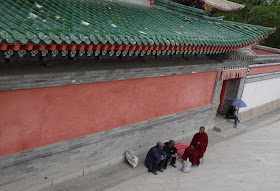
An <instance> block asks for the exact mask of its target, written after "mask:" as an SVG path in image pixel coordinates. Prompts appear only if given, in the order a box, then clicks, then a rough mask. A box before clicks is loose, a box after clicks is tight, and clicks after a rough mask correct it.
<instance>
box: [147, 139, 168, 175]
mask: <svg viewBox="0 0 280 191" xmlns="http://www.w3.org/2000/svg"><path fill="white" fill-rule="evenodd" d="M163 147H164V144H163V143H162V142H158V143H157V145H156V146H154V147H152V148H151V149H150V150H149V152H148V154H147V156H146V160H145V166H146V167H147V168H148V171H149V172H152V173H153V174H154V175H157V170H159V171H160V172H163V170H162V168H163V165H164V162H165V160H166V157H167V155H166V153H165V152H164V151H163V150H162V149H163Z"/></svg>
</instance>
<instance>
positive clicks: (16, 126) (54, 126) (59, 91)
mask: <svg viewBox="0 0 280 191" xmlns="http://www.w3.org/2000/svg"><path fill="white" fill-rule="evenodd" d="M216 75H217V72H205V73H198V74H185V75H174V76H167V77H154V78H142V79H133V80H121V81H112V82H101V83H91V84H81V85H68V86H60V87H50V88H38V89H29V90H17V91H6V92H0V105H1V108H0V125H1V128H0V156H3V155H8V154H11V153H16V152H19V151H23V150H27V149H31V148H35V147H39V146H43V145H47V144H51V143H56V142H60V141H64V140H68V139H72V138H76V137H80V136H83V135H88V134H92V133H97V132H101V131H106V130H109V129H112V128H116V127H120V126H124V125H127V124H132V123H136V122H140V121H144V120H148V119H152V118H156V117H160V116H163V115H168V114H172V113H175V112H180V111H184V110H187V109H191V108H195V107H199V106H203V105H207V104H210V103H211V100H212V95H213V91H214V86H215V80H216Z"/></svg>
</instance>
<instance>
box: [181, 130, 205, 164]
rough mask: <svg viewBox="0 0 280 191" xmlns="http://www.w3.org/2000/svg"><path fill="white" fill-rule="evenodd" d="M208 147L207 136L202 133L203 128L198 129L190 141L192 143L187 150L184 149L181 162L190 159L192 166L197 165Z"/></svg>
mask: <svg viewBox="0 0 280 191" xmlns="http://www.w3.org/2000/svg"><path fill="white" fill-rule="evenodd" d="M207 145H208V136H207V134H206V133H205V132H204V127H200V129H199V133H196V134H195V135H194V137H193V139H192V142H191V144H190V146H189V147H188V148H186V150H185V152H184V155H183V156H182V159H183V160H187V158H189V159H190V162H191V163H192V165H197V166H198V165H199V163H200V162H199V159H201V158H202V157H203V154H204V152H205V151H206V148H207Z"/></svg>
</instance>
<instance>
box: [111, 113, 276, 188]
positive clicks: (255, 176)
mask: <svg viewBox="0 0 280 191" xmlns="http://www.w3.org/2000/svg"><path fill="white" fill-rule="evenodd" d="M274 115H275V116H277V115H279V113H274ZM270 117H271V116H270ZM265 119H267V118H266V116H263V117H261V118H258V119H257V120H256V121H255V122H254V121H250V122H249V123H250V124H248V125H251V126H252V129H251V130H249V131H248V132H246V133H243V134H241V135H238V136H235V137H232V138H230V139H226V140H223V141H221V142H219V143H217V144H214V145H212V146H210V147H208V149H207V151H206V154H205V157H204V163H203V164H201V165H200V166H199V167H193V168H192V169H191V172H190V173H183V172H181V171H180V170H181V166H182V164H181V160H180V159H179V160H178V161H177V168H173V167H171V166H169V167H168V168H167V170H166V171H165V172H163V173H162V172H158V175H157V176H155V175H153V174H152V173H148V172H145V173H143V174H141V175H139V176H136V177H134V178H132V179H130V180H128V181H125V182H122V183H121V184H119V185H116V186H114V187H111V188H108V189H106V191H165V190H168V191H175V190H176V191H186V190H191V191H202V190H207V191H279V190H280V121H279V120H277V121H275V120H274V121H273V122H271V123H268V122H266V125H264V126H261V125H260V124H261V123H260V120H265ZM257 122H259V123H257ZM254 123H255V124H256V125H254Z"/></svg>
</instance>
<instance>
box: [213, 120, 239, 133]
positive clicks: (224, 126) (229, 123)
mask: <svg viewBox="0 0 280 191" xmlns="http://www.w3.org/2000/svg"><path fill="white" fill-rule="evenodd" d="M238 125H241V124H240V123H239V124H238ZM232 127H234V120H233V119H225V120H224V121H223V122H222V123H218V124H215V125H214V131H218V132H223V131H225V130H228V129H231V128H232Z"/></svg>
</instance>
